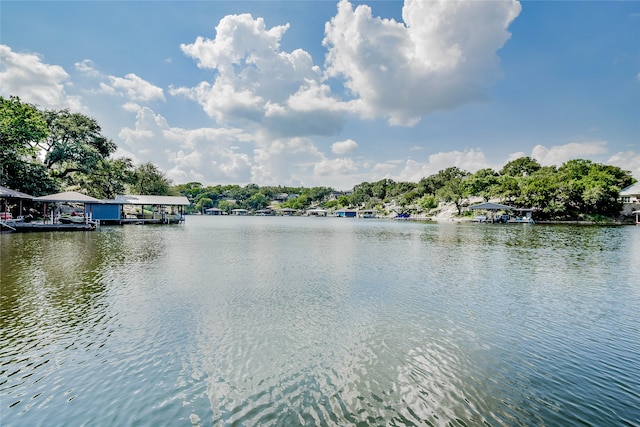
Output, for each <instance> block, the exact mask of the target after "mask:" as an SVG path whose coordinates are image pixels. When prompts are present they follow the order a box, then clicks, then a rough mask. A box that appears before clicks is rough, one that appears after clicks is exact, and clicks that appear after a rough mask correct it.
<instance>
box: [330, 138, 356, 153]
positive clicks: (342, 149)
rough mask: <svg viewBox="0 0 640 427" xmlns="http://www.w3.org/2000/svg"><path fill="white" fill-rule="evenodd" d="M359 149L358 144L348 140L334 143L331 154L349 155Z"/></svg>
mask: <svg viewBox="0 0 640 427" xmlns="http://www.w3.org/2000/svg"><path fill="white" fill-rule="evenodd" d="M357 148H358V143H357V142H355V141H354V140H353V139H347V140H345V141H339V142H334V143H333V144H332V145H331V152H332V153H334V154H347V153H350V152H352V151H355V150H356V149H357Z"/></svg>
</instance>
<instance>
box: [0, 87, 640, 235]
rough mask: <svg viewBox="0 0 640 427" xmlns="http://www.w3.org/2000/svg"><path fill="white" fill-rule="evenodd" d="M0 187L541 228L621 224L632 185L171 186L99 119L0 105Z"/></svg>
mask: <svg viewBox="0 0 640 427" xmlns="http://www.w3.org/2000/svg"><path fill="white" fill-rule="evenodd" d="M0 142H1V149H0V185H1V186H4V187H8V188H11V189H14V190H18V191H22V192H25V193H29V194H32V195H34V196H40V195H45V194H51V193H54V192H57V191H62V190H75V191H81V192H84V193H86V194H88V195H90V196H93V197H96V198H100V199H112V198H114V197H115V195H116V194H125V193H128V194H151V195H179V194H180V195H184V196H186V197H187V198H188V199H189V200H190V201H191V202H192V205H191V206H190V208H189V211H190V212H191V213H193V212H202V211H204V210H205V209H207V208H212V207H217V208H219V209H221V210H223V211H227V212H228V211H230V210H232V209H237V208H241V209H247V210H250V211H256V210H260V209H266V208H267V207H268V206H269V205H271V204H272V203H273V201H274V200H279V201H280V202H281V203H279V207H281V208H292V209H296V210H304V209H309V208H310V207H320V208H324V209H340V208H359V209H378V210H380V211H381V212H382V213H388V212H389V211H393V212H400V211H402V212H407V213H413V214H418V215H421V216H437V215H438V213H439V212H441V211H442V210H443V209H446V208H447V207H448V206H453V207H455V211H456V212H455V213H456V214H457V216H458V217H464V216H465V215H467V216H468V215H470V212H469V211H465V212H463V210H464V207H465V206H467V205H469V204H470V203H471V201H472V200H480V201H481V200H485V201H488V200H499V201H500V202H502V203H505V204H509V205H512V206H515V207H522V208H533V209H535V214H534V215H535V218H536V220H538V221H540V220H542V221H585V220H586V221H595V222H596V223H607V222H611V221H615V220H621V219H623V218H622V217H621V210H622V202H621V201H620V197H619V195H620V191H621V190H622V189H623V188H625V187H627V186H629V185H631V184H633V183H634V182H635V180H634V178H633V177H632V176H631V173H630V172H629V171H625V170H622V169H620V168H619V167H616V166H611V165H605V164H600V163H594V162H592V161H590V160H584V159H575V160H570V161H568V162H566V163H564V164H562V165H561V166H560V167H556V166H542V165H540V164H539V163H538V162H537V161H536V160H534V159H532V158H530V157H521V158H519V159H516V160H513V161H510V162H508V163H507V164H506V165H505V166H504V167H503V168H502V169H500V170H499V171H495V170H493V169H481V170H479V171H477V172H475V173H470V172H467V171H464V170H461V169H459V168H457V167H450V168H447V169H443V170H441V171H439V172H438V173H436V174H434V175H431V176H428V177H425V178H422V179H421V180H420V181H418V182H395V181H393V180H391V179H381V180H379V181H375V182H363V183H361V184H358V185H356V186H355V187H354V188H353V191H350V192H336V191H335V190H334V189H332V188H329V187H312V188H306V187H288V186H258V185H256V184H248V185H245V186H240V185H215V186H203V185H202V184H201V183H198V182H190V183H186V184H178V185H173V184H172V183H171V182H170V181H169V180H168V179H167V178H166V177H165V175H164V173H163V172H162V171H161V170H160V169H158V168H157V167H156V166H155V165H153V164H152V163H144V164H142V165H139V166H134V164H133V162H132V160H131V159H128V158H125V157H121V158H113V157H112V155H113V154H114V153H115V151H116V149H117V146H116V144H115V143H113V142H112V141H111V140H110V139H108V138H107V137H105V136H104V135H103V134H102V130H101V127H100V125H99V124H98V123H97V121H96V120H95V119H92V118H90V117H87V116H85V115H82V114H79V113H71V112H70V111H69V110H44V111H43V110H40V109H38V107H36V106H34V105H31V104H27V103H23V102H21V101H20V99H19V98H17V97H9V98H3V97H0Z"/></svg>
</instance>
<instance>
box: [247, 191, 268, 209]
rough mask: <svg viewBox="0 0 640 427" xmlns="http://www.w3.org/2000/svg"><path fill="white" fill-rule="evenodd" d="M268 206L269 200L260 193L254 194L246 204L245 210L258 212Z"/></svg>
mask: <svg viewBox="0 0 640 427" xmlns="http://www.w3.org/2000/svg"><path fill="white" fill-rule="evenodd" d="M267 206H269V199H267V197H266V196H265V195H264V194H262V193H261V192H257V193H254V194H253V195H252V196H251V197H250V198H249V200H248V202H247V209H253V210H260V209H264V208H266V207H267Z"/></svg>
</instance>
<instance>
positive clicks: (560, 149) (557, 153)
mask: <svg viewBox="0 0 640 427" xmlns="http://www.w3.org/2000/svg"><path fill="white" fill-rule="evenodd" d="M606 152H607V143H606V142H605V141H593V142H570V143H568V144H564V145H556V146H553V147H550V148H547V147H545V146H543V145H536V146H535V147H534V148H533V150H532V151H531V157H532V158H534V159H536V160H537V161H538V162H539V163H540V164H541V165H543V166H551V165H556V166H560V165H561V164H563V163H564V162H566V161H567V160H571V159H577V158H581V159H588V158H592V157H593V156H596V155H600V154H604V153H606Z"/></svg>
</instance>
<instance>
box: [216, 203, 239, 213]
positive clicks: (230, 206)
mask: <svg viewBox="0 0 640 427" xmlns="http://www.w3.org/2000/svg"><path fill="white" fill-rule="evenodd" d="M236 207H237V205H236V203H235V202H232V201H229V200H220V201H219V202H218V209H220V210H221V211H222V212H226V213H229V212H231V210H232V209H235V208H236Z"/></svg>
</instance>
